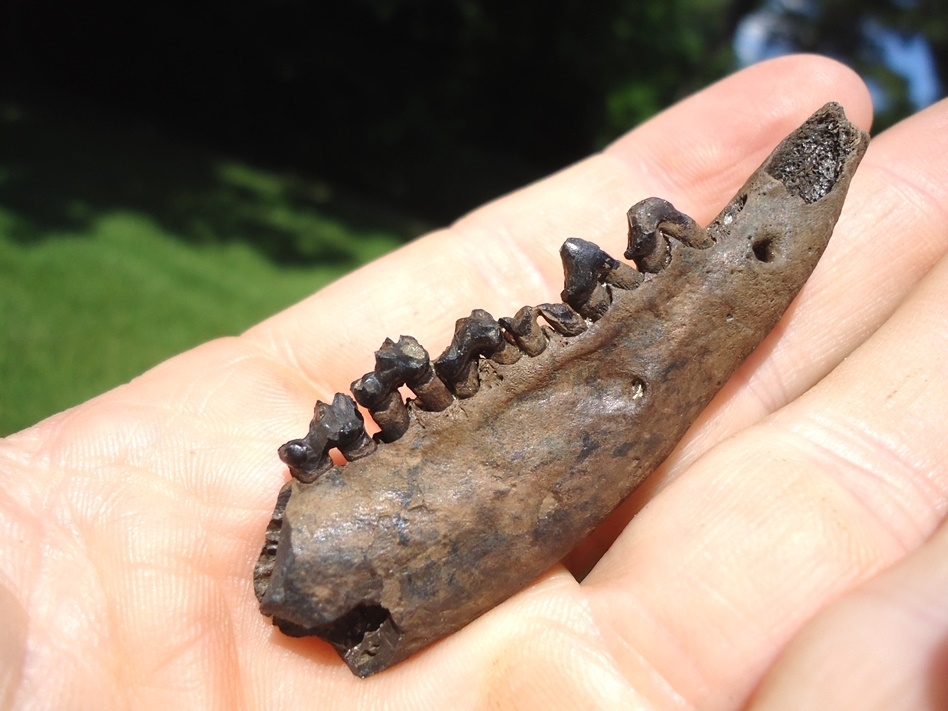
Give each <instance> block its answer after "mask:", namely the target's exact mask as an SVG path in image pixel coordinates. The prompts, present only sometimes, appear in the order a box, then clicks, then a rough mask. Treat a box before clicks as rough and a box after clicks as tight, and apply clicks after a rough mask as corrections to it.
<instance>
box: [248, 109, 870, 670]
mask: <svg viewBox="0 0 948 711" xmlns="http://www.w3.org/2000/svg"><path fill="white" fill-rule="evenodd" d="M867 142H868V136H866V134H865V133H863V132H862V131H860V130H859V129H858V128H856V127H855V126H853V125H852V124H850V123H849V122H848V121H847V120H846V118H845V116H844V114H843V111H842V109H841V108H840V107H839V106H838V105H835V104H828V105H827V106H825V107H823V108H822V109H821V110H819V111H818V112H816V113H815V114H814V115H813V116H812V117H811V118H810V119H809V120H808V121H807V122H806V123H804V124H803V125H802V126H801V127H800V128H799V129H797V130H796V131H795V132H793V133H792V134H791V135H790V136H788V137H787V138H786V139H785V140H784V141H783V142H782V143H781V144H780V145H779V146H778V147H777V148H776V149H775V150H774V152H773V153H772V154H771V155H770V157H769V158H768V159H767V160H766V161H765V162H764V164H763V165H762V166H761V167H760V168H759V169H758V170H757V171H756V172H755V173H754V174H753V175H751V176H750V178H749V179H748V180H747V182H746V183H745V184H744V186H743V187H742V188H741V189H740V190H739V191H738V193H737V194H736V195H735V197H734V198H733V199H732V200H731V201H730V203H728V205H726V206H725V207H724V209H723V210H722V211H721V213H720V214H719V215H718V217H717V218H716V219H715V220H714V221H713V222H712V223H711V224H710V225H709V226H708V227H707V228H706V229H701V228H700V227H699V226H698V225H697V224H696V223H695V222H694V220H692V219H691V218H689V217H687V216H686V215H682V214H681V213H679V212H678V211H677V210H676V209H675V208H674V207H673V206H671V205H670V204H669V203H667V202H666V201H664V200H659V199H658V198H650V199H648V200H645V201H642V202H640V203H637V204H636V206H633V208H632V209H631V210H630V211H629V223H630V230H629V235H628V245H627V249H628V252H627V253H628V254H629V255H630V257H629V258H632V259H635V260H636V266H637V267H638V269H633V268H632V266H630V265H628V264H624V263H621V262H618V261H617V260H615V259H613V258H612V257H609V256H608V254H606V253H605V252H604V251H602V250H601V249H600V248H599V247H597V246H596V245H593V244H592V243H589V242H583V241H582V240H578V241H571V242H569V246H568V247H564V250H565V253H566V254H565V256H564V270H565V272H566V274H565V276H566V285H565V289H564V295H565V296H566V297H567V299H568V300H570V301H572V302H575V304H573V305H572V308H571V307H570V306H567V305H564V304H542V305H539V306H536V307H533V306H530V307H525V310H524V309H520V308H519V306H518V305H516V304H511V308H510V310H509V311H507V313H515V314H516V316H514V317H512V318H505V319H501V320H500V321H499V322H498V321H494V319H493V318H492V317H490V315H489V314H486V312H480V313H478V312H477V311H475V312H474V313H472V315H471V316H470V317H467V318H465V319H462V320H461V321H459V322H458V328H457V332H456V334H455V338H454V341H453V342H452V344H451V345H450V346H449V347H448V349H447V350H446V351H445V353H444V354H443V355H442V356H441V358H439V359H438V361H437V363H436V366H435V370H436V374H437V375H438V376H440V377H441V379H443V380H444V381H445V384H446V385H447V388H450V390H451V391H452V392H453V393H454V394H455V395H456V396H457V398H458V399H454V398H453V397H452V396H451V395H450V393H448V392H447V388H446V389H445V390H444V391H442V392H441V393H440V394H439V395H438V396H437V397H433V398H432V403H434V405H433V406H425V404H424V403H423V402H418V403H416V402H414V401H409V402H407V403H402V402H401V401H399V406H400V407H402V408H404V412H405V413H406V415H407V424H406V425H405V426H404V428H403V431H401V432H400V433H398V435H397V436H392V437H391V440H392V441H390V442H382V443H379V444H378V445H377V448H376V449H375V451H374V452H370V453H366V452H368V450H369V449H370V444H369V443H367V442H366V437H365V436H364V430H361V434H360V429H361V428H360V425H361V421H358V422H357V421H356V420H357V418H356V417H355V416H354V415H355V414H358V413H357V412H356V411H354V410H352V409H351V408H349V407H348V405H347V403H346V402H344V401H340V402H339V404H338V406H336V401H335V400H334V405H333V407H332V408H330V409H331V412H329V413H328V414H326V413H325V412H323V413H322V414H320V411H321V408H317V410H318V412H317V418H315V419H314V425H313V426H312V427H311V433H310V435H308V436H307V437H306V438H304V439H302V440H292V441H291V442H288V443H287V444H286V445H284V446H283V447H282V448H281V456H282V457H283V459H284V461H286V462H287V464H288V465H289V467H290V469H291V472H292V473H293V476H294V479H293V480H292V481H291V483H290V484H288V485H287V487H285V488H284V490H283V491H282V492H281V493H280V496H279V499H278V502H277V506H276V509H275V511H274V516H273V520H272V521H271V523H270V526H269V528H268V530H267V532H266V534H265V540H264V546H263V550H262V551H261V555H260V559H259V561H258V562H257V566H256V568H255V571H254V587H255V591H256V593H257V596H258V598H259V600H260V607H261V610H262V612H263V613H264V614H265V615H268V616H271V617H272V618H273V623H274V624H275V625H277V626H278V627H279V628H280V629H281V630H282V631H283V632H284V633H286V634H288V635H293V636H304V635H315V636H317V637H320V638H322V639H323V640H325V641H327V642H329V643H330V644H331V645H332V646H333V647H335V649H336V650H337V651H338V653H339V655H340V656H341V657H342V658H343V659H344V660H345V662H346V664H348V666H349V668H350V669H351V670H352V672H353V673H355V674H357V675H359V676H368V675H370V674H373V673H376V672H379V671H381V670H383V669H386V668H388V667H390V666H391V665H393V664H396V663H398V662H400V661H402V660H404V659H406V658H408V657H409V656H410V655H412V654H413V653H415V652H418V651H420V650H422V649H424V648H425V647H426V646H427V645H429V644H431V643H432V642H434V641H436V640H438V639H440V638H442V637H445V636H446V635H449V634H451V633H452V632H454V631H456V630H458V629H459V628H461V627H463V626H464V625H466V624H467V623H469V622H470V621H471V620H473V619H475V618H476V617H478V616H479V615H481V614H483V613H484V612H486V611H487V610H489V609H490V608H491V607H493V606H495V605H498V604H499V603H501V602H503V601H504V600H505V599H506V598H508V597H509V596H511V595H512V594H514V593H516V592H517V591H518V590H520V589H522V588H523V587H524V586H526V585H527V584H529V583H530V581H531V580H533V579H534V578H535V577H536V576H537V575H539V574H540V573H542V572H543V571H544V570H546V569H547V568H549V567H550V566H551V565H553V564H554V563H555V562H557V561H558V560H559V559H560V558H562V557H563V556H564V555H565V554H566V553H568V552H569V551H570V550H571V549H572V548H573V547H575V546H576V544H577V543H578V542H579V541H580V540H581V539H582V538H583V537H584V536H586V535H587V534H588V533H589V532H590V531H592V530H593V529H594V528H595V527H596V526H598V525H599V524H600V523H601V522H602V521H603V520H604V519H605V518H606V517H607V516H608V515H609V514H610V513H611V512H612V511H613V510H614V509H615V508H616V507H617V506H618V505H619V504H620V503H621V502H622V501H623V500H624V499H625V498H626V497H627V496H628V495H629V494H630V493H631V492H632V491H633V490H634V489H635V488H636V487H637V486H638V485H639V484H640V483H641V482H642V481H643V480H645V478H646V477H648V475H649V474H650V473H651V472H652V471H654V470H655V468H656V467H657V466H658V465H659V464H661V462H662V461H663V460H664V459H665V457H666V456H668V454H669V453H670V452H671V450H672V449H673V448H674V447H675V445H676V444H677V442H678V441H679V440H680V439H681V437H682V436H683V435H684V434H685V432H686V431H687V430H688V428H689V427H690V425H691V424H692V423H693V422H694V420H695V419H696V418H697V417H698V415H699V414H700V413H701V411H702V410H703V409H704V407H705V406H706V405H707V404H708V402H709V401H710V400H711V398H712V397H713V396H714V395H715V393H717V391H718V390H719V389H720V388H721V387H722V386H723V385H724V383H725V382H727V380H728V378H730V376H731V375H732V373H733V372H734V371H735V370H736V369H737V367H738V366H739V365H740V364H741V363H742V362H743V361H744V359H745V358H746V357H747V356H748V355H749V354H750V353H751V352H752V351H753V350H754V349H755V348H756V347H757V345H758V344H759V343H760V341H761V340H762V339H763V338H764V337H765V336H766V335H767V333H768V332H769V331H770V330H771V329H772V328H773V327H774V325H775V324H776V323H777V321H778V320H779V319H780V317H781V315H782V314H783V313H784V311H785V310H786V308H787V306H788V305H789V304H790V302H791V301H792V300H793V298H794V296H795V295H796V294H797V292H798V291H799V290H800V288H801V287H802V286H803V284H804V283H805V282H806V280H807V278H808V277H809V275H810V273H811V272H812V271H813V269H814V268H815V267H816V264H817V262H818V260H819V258H820V255H821V254H822V253H823V250H824V249H825V247H826V245H827V242H828V240H829V238H830V235H831V234H832V232H833V228H834V226H835V224H836V220H837V219H838V217H839V214H840V211H841V209H842V206H843V200H844V198H845V195H846V192H847V190H848V187H849V183H850V179H851V178H852V176H853V173H854V172H855V170H856V167H857V165H858V164H859V161H860V159H861V158H862V155H863V153H864V152H865V149H866V146H867ZM621 242H622V240H621V238H620V239H617V240H616V243H615V244H613V245H612V246H611V249H610V251H611V250H612V249H614V250H615V251H616V252H617V253H618V252H619V250H620V249H621V247H622V244H621ZM567 262H568V263H567ZM643 275H644V276H643ZM577 311H578V313H577ZM538 317H539V318H542V319H544V320H545V322H546V323H547V324H548V325H542V324H541V323H538V322H537V318H538ZM416 343H417V342H416ZM409 345H410V344H409ZM507 347H510V348H516V349H518V350H519V351H523V352H524V357H521V358H519V359H518V360H516V362H508V360H509V359H508V358H507V356H506V355H504V356H501V357H499V358H497V359H495V360H491V358H492V357H493V356H497V355H498V354H499V353H501V351H502V350H503V349H505V348H507ZM396 350H397V349H396ZM389 351H392V348H391V347H389V348H388V350H387V351H386V353H385V354H383V357H382V358H381V361H384V362H380V364H379V370H381V371H383V372H382V377H381V380H384V379H385V372H387V371H386V362H388V361H391V362H398V361H399V358H401V356H398V355H397V354H393V353H394V352H392V353H389ZM389 355H391V358H389ZM424 360H427V357H425V359H424ZM498 360H499V361H500V362H498ZM419 370H424V368H423V367H420V366H419ZM366 377H368V376H366ZM372 377H374V378H376V379H379V373H378V372H376V373H375V375H373V376H372ZM425 377H428V378H430V377H433V376H432V375H431V374H430V372H427V371H426V373H425ZM369 385H371V387H372V388H374V387H375V385H374V384H372V383H369ZM390 385H391V384H390V383H388V384H386V383H380V384H379V392H380V393H381V391H382V390H386V393H385V394H386V396H388V395H390V394H391V393H392V392H397V390H394V389H393V388H391V387H390ZM428 385H429V386H430V385H431V383H430V380H429V382H428ZM383 386H384V387H383ZM370 389H371V388H370ZM369 395H371V396H369ZM369 395H367V399H366V402H370V403H371V402H376V401H377V403H376V404H377V405H381V401H382V399H383V398H382V397H381V396H380V395H379V396H378V397H376V395H374V394H369ZM337 397H340V396H337ZM419 397H420V395H419ZM349 402H350V403H351V400H350V401H349ZM328 407H329V406H325V405H324V406H323V408H322V410H325V409H326V408H328ZM352 407H354V404H353V406H352ZM435 410H440V411H435ZM399 412H401V410H399ZM402 424H404V423H402ZM399 429H402V425H401V424H399ZM390 434H391V433H390ZM334 443H335V445H334ZM327 446H338V447H339V448H340V449H341V450H342V451H343V454H346V452H347V451H349V452H350V453H351V454H353V455H362V454H364V453H365V454H364V456H361V458H354V461H350V462H349V463H347V464H346V465H344V466H335V467H334V466H332V465H331V463H330V464H328V465H327V462H326V460H327V457H328V455H327V454H326V452H327V451H328V450H327V449H326V447H327ZM346 456H347V458H349V455H348V454H347V455H346Z"/></svg>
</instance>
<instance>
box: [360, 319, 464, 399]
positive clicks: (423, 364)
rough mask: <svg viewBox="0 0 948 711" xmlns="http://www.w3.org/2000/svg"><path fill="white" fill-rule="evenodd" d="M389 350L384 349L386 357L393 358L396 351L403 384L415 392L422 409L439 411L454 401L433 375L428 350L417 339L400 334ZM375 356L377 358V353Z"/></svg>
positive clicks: (449, 392) (448, 391)
mask: <svg viewBox="0 0 948 711" xmlns="http://www.w3.org/2000/svg"><path fill="white" fill-rule="evenodd" d="M383 348H384V346H383ZM390 351H391V354H390V353H389V351H386V354H385V355H386V358H388V357H391V358H393V359H394V358H395V354H396V353H397V362H398V366H399V369H400V370H399V372H401V373H403V378H404V381H405V384H406V385H408V387H410V388H411V390H412V392H413V393H415V395H416V397H417V399H418V404H419V405H420V406H421V408H422V409H424V410H428V411H429V412H440V411H441V410H444V409H445V408H446V407H447V406H448V405H450V404H451V403H452V402H454V396H453V395H452V394H451V391H450V390H448V388H447V387H446V386H445V384H444V383H442V382H441V381H440V380H439V379H438V377H437V375H435V372H434V368H432V367H431V359H430V358H429V356H428V351H426V350H425V349H424V347H423V346H422V345H421V344H420V343H419V342H418V341H417V339H415V338H413V337H411V336H400V337H399V339H398V343H395V344H392V347H391V349H390ZM376 358H377V359H378V354H376Z"/></svg>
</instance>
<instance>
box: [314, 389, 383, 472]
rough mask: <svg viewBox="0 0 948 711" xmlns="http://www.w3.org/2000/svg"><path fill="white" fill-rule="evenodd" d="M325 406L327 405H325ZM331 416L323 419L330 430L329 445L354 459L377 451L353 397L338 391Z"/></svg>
mask: <svg viewBox="0 0 948 711" xmlns="http://www.w3.org/2000/svg"><path fill="white" fill-rule="evenodd" d="M324 407H325V406H324ZM327 409H328V411H329V416H328V417H326V418H325V419H324V420H323V423H324V425H325V426H326V428H327V430H328V432H329V437H328V439H329V447H338V448H339V451H340V452H342V455H343V456H344V457H345V458H346V459H348V460H349V461H352V460H353V459H360V458H361V457H364V456H366V455H367V454H371V453H372V452H374V451H375V443H374V442H373V441H372V438H371V437H369V435H368V434H367V433H366V431H365V421H364V420H363V419H362V413H361V412H359V410H358V408H357V407H356V404H355V402H354V401H353V400H352V398H351V397H349V396H348V395H345V394H343V393H336V394H335V396H334V397H333V399H332V406H331V407H327Z"/></svg>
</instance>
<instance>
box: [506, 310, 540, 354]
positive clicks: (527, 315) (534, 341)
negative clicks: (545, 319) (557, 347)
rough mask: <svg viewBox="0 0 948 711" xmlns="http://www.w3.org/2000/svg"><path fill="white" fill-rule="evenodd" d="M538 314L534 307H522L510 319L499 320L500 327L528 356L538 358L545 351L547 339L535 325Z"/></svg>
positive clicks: (538, 325)
mask: <svg viewBox="0 0 948 711" xmlns="http://www.w3.org/2000/svg"><path fill="white" fill-rule="evenodd" d="M539 313H540V311H539V309H538V308H537V307H536V306H524V307H523V308H521V309H520V310H519V311H518V312H517V313H516V314H514V316H513V317H512V318H508V317H506V316H505V317H504V318H502V319H500V325H501V326H503V327H504V328H505V329H506V331H507V333H508V334H510V336H511V337H512V338H513V339H514V341H516V343H517V345H518V346H519V347H520V349H521V350H522V351H523V352H524V353H526V354H527V355H528V356H531V357H532V356H538V355H540V354H541V353H542V352H543V351H545V350H546V345H547V338H546V334H544V333H543V328H542V327H541V326H540V324H538V323H537V315H538V314H539Z"/></svg>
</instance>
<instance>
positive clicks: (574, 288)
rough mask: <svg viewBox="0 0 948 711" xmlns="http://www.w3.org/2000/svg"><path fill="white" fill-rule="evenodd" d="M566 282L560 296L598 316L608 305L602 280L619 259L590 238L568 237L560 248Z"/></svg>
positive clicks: (590, 315)
mask: <svg viewBox="0 0 948 711" xmlns="http://www.w3.org/2000/svg"><path fill="white" fill-rule="evenodd" d="M560 257H561V258H562V260H563V273H564V274H565V277H566V279H565V284H564V288H563V293H562V295H561V296H562V299H563V301H565V302H566V303H567V304H569V305H570V306H572V307H573V308H574V309H576V311H578V312H579V313H580V314H582V315H583V316H584V317H586V318H588V319H591V320H593V321H596V320H598V319H599V318H601V317H602V315H603V314H604V313H605V312H606V311H607V310H608V309H609V306H610V304H611V303H612V302H611V299H610V298H609V293H608V292H607V291H606V289H605V287H604V286H602V282H603V281H604V280H605V278H606V276H607V275H608V274H610V273H611V272H614V271H615V270H616V269H617V268H618V266H619V262H618V261H617V260H615V259H613V258H612V257H610V256H609V255H608V254H606V253H605V252H603V251H602V250H601V249H599V247H598V246H597V245H595V244H593V243H592V242H587V241H586V240H584V239H579V238H577V237H570V238H569V239H568V240H566V241H565V242H564V243H563V246H562V247H561V248H560Z"/></svg>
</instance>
